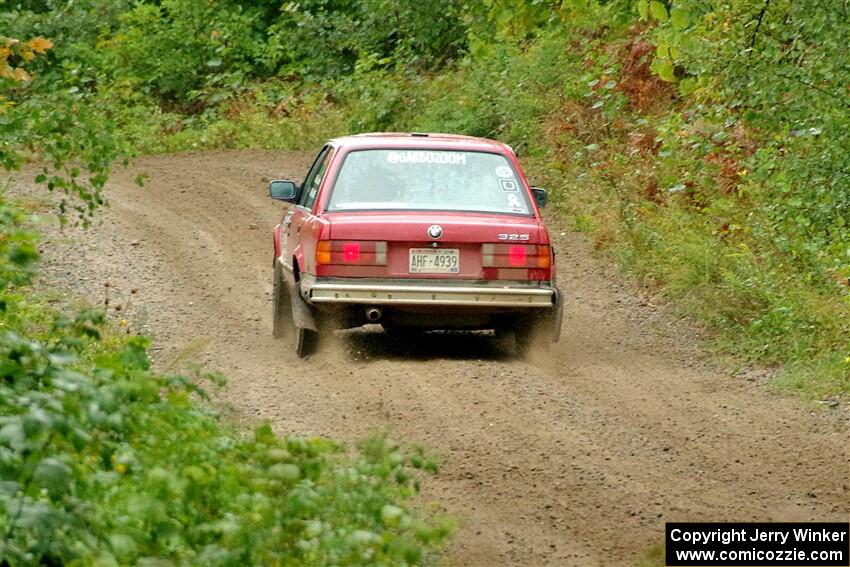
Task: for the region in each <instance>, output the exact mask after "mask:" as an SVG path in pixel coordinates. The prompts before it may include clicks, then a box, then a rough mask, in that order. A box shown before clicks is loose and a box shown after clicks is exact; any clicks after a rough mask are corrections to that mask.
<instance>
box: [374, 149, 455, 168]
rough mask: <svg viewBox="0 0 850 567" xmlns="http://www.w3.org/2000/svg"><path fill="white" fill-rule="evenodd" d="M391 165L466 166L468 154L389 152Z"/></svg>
mask: <svg viewBox="0 0 850 567" xmlns="http://www.w3.org/2000/svg"><path fill="white" fill-rule="evenodd" d="M387 161H388V162H389V163H435V164H447V165H466V154H465V153H460V152H423V151H415V152H389V153H388V154H387Z"/></svg>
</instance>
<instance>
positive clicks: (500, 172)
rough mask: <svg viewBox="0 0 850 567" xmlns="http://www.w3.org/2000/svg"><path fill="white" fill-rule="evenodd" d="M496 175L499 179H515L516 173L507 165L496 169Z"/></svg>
mask: <svg viewBox="0 0 850 567" xmlns="http://www.w3.org/2000/svg"><path fill="white" fill-rule="evenodd" d="M496 175H497V176H498V177H513V176H514V172H513V171H511V168H510V167H508V166H506V165H500V166H499V167H497V168H496Z"/></svg>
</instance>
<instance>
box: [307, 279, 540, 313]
mask: <svg viewBox="0 0 850 567" xmlns="http://www.w3.org/2000/svg"><path fill="white" fill-rule="evenodd" d="M303 283H304V284H306V285H303V284H302V293H304V296H305V299H307V300H308V301H309V302H311V303H316V304H320V303H359V304H369V305H453V306H463V307H470V306H480V307H537V308H541V307H544V308H545V307H553V306H554V303H555V298H554V294H555V290H553V289H551V288H549V289H547V288H530V287H529V288H523V287H489V286H435V285H421V284H407V285H404V284H401V285H398V284H396V285H388V284H374V283H369V284H358V283H324V282H309V283H308V282H303Z"/></svg>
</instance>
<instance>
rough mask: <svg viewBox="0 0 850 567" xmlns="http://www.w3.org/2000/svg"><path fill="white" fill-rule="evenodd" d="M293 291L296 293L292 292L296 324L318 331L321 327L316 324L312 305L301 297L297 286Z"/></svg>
mask: <svg viewBox="0 0 850 567" xmlns="http://www.w3.org/2000/svg"><path fill="white" fill-rule="evenodd" d="M293 291H294V292H295V293H292V294H290V297H291V298H292V321H293V322H294V323H295V326H296V327H301V328H302V329H309V330H311V331H313V332H318V331H319V327H318V326H317V325H316V318H315V317H314V316H313V310H312V309H311V308H310V305H309V304H308V303H307V302H306V301H304V299H303V298H302V297H301V293H299V290H298V288H297V287H295V288H293Z"/></svg>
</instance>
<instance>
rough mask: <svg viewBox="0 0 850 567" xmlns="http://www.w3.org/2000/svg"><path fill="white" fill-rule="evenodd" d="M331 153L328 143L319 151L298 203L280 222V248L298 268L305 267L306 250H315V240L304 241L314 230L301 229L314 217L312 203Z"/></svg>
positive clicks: (323, 176)
mask: <svg viewBox="0 0 850 567" xmlns="http://www.w3.org/2000/svg"><path fill="white" fill-rule="evenodd" d="M332 154H333V146H330V145H326V146H325V147H323V148H322V151H320V152H319V155H318V156H317V157H316V159H315V161H314V162H313V165H312V166H311V167H310V171H309V172H307V177H306V178H305V179H304V183H303V184H302V186H301V192H300V195H299V197H298V203H296V205H295V206H294V207H292V208H291V209H289V210H288V211H287V212H286V214H285V215H284V217H283V222H282V223H281V235H282V240H283V242H282V249H283V250H284V251H285V258H287V259H290V258H295V260H296V262H298V268H299V269H300V270H303V269H304V268H305V264H304V256H305V254H306V251H307V250H312V251H315V246H316V244H315V242H306V240H308V239H309V238H310V237H312V236H315V235H314V234H313V232H314V231H307V232H306V233H303V230H304V227H305V225H309V224H310V223H311V220H313V218H314V216H313V205H314V204H315V202H316V197H317V196H318V194H319V188H320V187H321V186H322V181H324V178H325V173H326V172H327V170H328V165H329V164H330V161H331V156H332Z"/></svg>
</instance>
